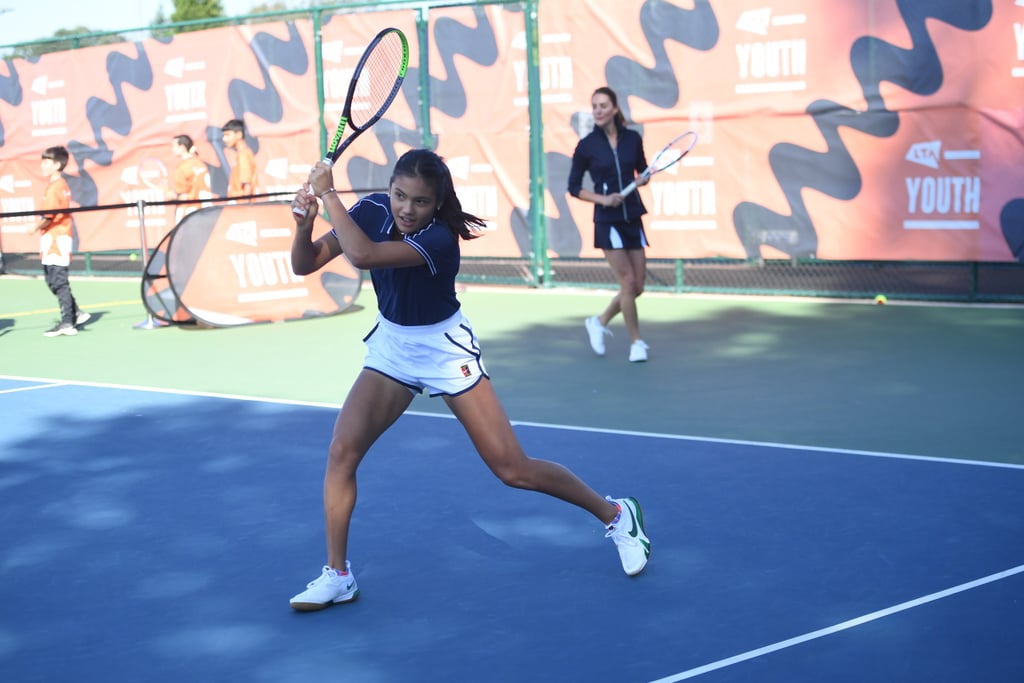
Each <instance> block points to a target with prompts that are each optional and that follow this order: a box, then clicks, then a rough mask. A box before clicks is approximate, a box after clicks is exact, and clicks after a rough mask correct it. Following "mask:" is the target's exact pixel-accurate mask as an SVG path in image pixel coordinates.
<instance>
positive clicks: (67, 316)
mask: <svg viewBox="0 0 1024 683" xmlns="http://www.w3.org/2000/svg"><path fill="white" fill-rule="evenodd" d="M69 158H70V155H69V154H68V150H67V148H66V147H64V146H58V147H48V148H47V149H46V151H44V152H43V158H42V161H40V162H39V168H40V169H41V170H42V172H43V175H44V176H46V178H47V179H48V180H49V181H50V184H49V186H47V188H46V194H45V195H43V205H42V210H43V211H47V210H54V212H53V213H44V214H43V215H42V216H40V218H39V223H38V224H36V232H38V233H40V236H39V259H40V261H42V264H43V275H44V276H45V277H46V286H47V287H49V288H50V291H51V292H53V293H54V294H55V295H56V296H57V301H58V302H59V303H60V322H59V323H58V324H57V325H56V326H54V327H53V328H51V329H49V330H47V331H46V332H43V334H44V335H45V336H47V337H59V336H61V335H67V336H69V337H73V336H74V335H76V334H78V327H77V326H78V325H84V324H85V323H86V322H88V320H89V318H91V317H92V316H91V315H89V314H88V313H86V312H85V311H83V310H81V309H80V308H78V303H77V302H76V301H75V297H74V295H73V294H72V293H71V283H70V282H69V280H68V273H69V271H70V269H71V248H72V237H71V231H72V226H71V214H69V213H60V212H59V210H60V209H68V208H70V207H71V188H69V187H68V183H67V181H66V180H64V176H63V174H62V173H61V172H62V171H63V170H64V167H65V166H67V165H68V159H69Z"/></svg>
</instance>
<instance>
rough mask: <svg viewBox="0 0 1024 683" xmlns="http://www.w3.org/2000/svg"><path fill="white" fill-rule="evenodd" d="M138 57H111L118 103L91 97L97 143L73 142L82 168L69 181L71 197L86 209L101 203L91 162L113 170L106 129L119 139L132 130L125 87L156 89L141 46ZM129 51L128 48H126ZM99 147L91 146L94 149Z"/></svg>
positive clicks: (110, 74) (110, 73)
mask: <svg viewBox="0 0 1024 683" xmlns="http://www.w3.org/2000/svg"><path fill="white" fill-rule="evenodd" d="M131 45H132V47H134V48H135V54H136V56H135V57H131V56H129V55H126V54H123V53H121V52H119V51H113V52H111V53H110V54H108V55H107V77H108V79H109V81H110V85H111V87H112V88H113V91H114V102H112V103H111V102H107V101H106V100H103V99H101V98H99V97H90V98H89V99H88V100H86V103H85V115H86V119H87V120H88V121H89V124H90V126H91V128H92V134H93V139H92V140H91V141H89V142H83V141H80V140H71V141H70V142H69V143H68V151H69V152H70V153H71V156H72V157H73V158H74V159H75V161H76V162H77V164H78V169H79V175H78V176H77V177H74V176H71V177H69V178H68V185H69V186H70V187H71V193H72V195H73V196H74V197H75V201H77V202H78V203H79V204H80V205H82V206H91V205H95V204H97V203H98V196H99V195H98V192H97V189H96V181H95V180H93V178H92V176H91V175H90V174H89V172H88V171H85V170H84V162H85V161H86V160H87V159H88V160H91V161H92V162H93V163H95V164H97V165H98V166H110V165H111V163H112V161H113V156H114V151H113V150H112V149H111V148H110V147H109V146H108V145H107V142H106V140H104V139H103V129H104V128H109V129H110V130H112V131H114V132H115V133H117V134H118V135H119V136H122V137H126V136H128V135H129V134H130V133H131V130H132V114H131V112H130V111H129V109H128V104H127V102H126V101H125V97H124V87H125V86H126V85H127V86H131V87H133V88H137V89H139V90H149V89H150V88H151V87H152V86H153V68H152V65H151V64H150V61H149V56H148V55H147V54H146V49H145V47H143V44H142V43H141V42H136V43H132V44H131ZM125 49H127V47H126V48H125ZM93 144H94V145H95V146H91V145H93Z"/></svg>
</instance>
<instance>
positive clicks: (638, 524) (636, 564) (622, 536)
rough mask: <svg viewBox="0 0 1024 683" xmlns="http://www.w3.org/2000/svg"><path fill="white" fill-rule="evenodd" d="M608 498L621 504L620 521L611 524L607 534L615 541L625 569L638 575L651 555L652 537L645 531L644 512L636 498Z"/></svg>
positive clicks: (631, 573)
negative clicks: (648, 536)
mask: <svg viewBox="0 0 1024 683" xmlns="http://www.w3.org/2000/svg"><path fill="white" fill-rule="evenodd" d="M607 499H608V500H609V501H611V502H613V503H615V504H616V505H618V506H619V510H620V513H619V521H618V523H616V524H614V525H611V526H609V527H608V533H607V534H605V536H606V537H608V538H610V539H612V540H613V541H615V546H616V547H617V548H618V549H619V559H620V560H622V569H623V571H625V572H626V574H628V575H629V576H636V575H637V574H639V573H640V572H642V571H643V570H644V567H646V566H647V559H648V558H649V557H650V556H651V539H649V538H647V534H646V532H644V513H643V511H641V510H640V503H638V502H637V500H636V498H607Z"/></svg>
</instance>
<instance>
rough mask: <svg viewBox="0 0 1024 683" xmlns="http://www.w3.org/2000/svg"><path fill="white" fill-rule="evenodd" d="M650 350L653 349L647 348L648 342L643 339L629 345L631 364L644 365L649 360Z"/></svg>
mask: <svg viewBox="0 0 1024 683" xmlns="http://www.w3.org/2000/svg"><path fill="white" fill-rule="evenodd" d="M649 348H651V347H649V346H647V342H645V341H644V340H643V339H637V340H636V341H635V342H633V343H632V344H630V345H629V362H630V363H642V362H644V361H645V360H647V349H649Z"/></svg>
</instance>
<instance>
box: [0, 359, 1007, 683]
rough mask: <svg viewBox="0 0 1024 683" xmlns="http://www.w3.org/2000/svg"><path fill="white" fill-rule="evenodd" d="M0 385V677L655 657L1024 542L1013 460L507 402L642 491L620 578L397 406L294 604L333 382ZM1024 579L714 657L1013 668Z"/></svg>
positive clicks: (645, 668)
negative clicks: (588, 415) (562, 415)
mask: <svg viewBox="0 0 1024 683" xmlns="http://www.w3.org/2000/svg"><path fill="white" fill-rule="evenodd" d="M648 367H649V368H651V369H653V368H654V366H653V365H650V366H648ZM646 369H647V368H644V369H642V370H643V371H646ZM24 386H26V385H23V384H21V383H18V382H12V381H0V389H2V390H9V389H14V388H19V387H24ZM28 386H31V385H28ZM0 410H3V412H4V413H5V415H6V416H7V417H8V418H10V421H9V424H10V426H9V427H8V428H6V429H5V430H4V432H3V433H2V434H0V454H2V455H0V491H2V494H3V495H2V497H0V519H2V520H3V525H2V539H0V540H2V551H0V585H2V586H3V588H2V591H3V592H2V601H3V605H4V608H3V611H2V613H0V669H2V670H3V671H4V674H5V678H6V679H7V680H12V681H19V682H30V681H57V680H78V681H105V682H107V681H138V680H147V681H175V682H179V681H189V680H191V681H229V680H245V681H268V682H275V683H278V682H285V681H296V682H299V681H303V682H307V681H315V680H340V681H346V682H348V681H353V682H360V683H361V682H367V683H377V682H381V681H424V682H432V681H494V682H496V683H502V682H505V681H523V680H530V681H551V682H556V681H558V682H564V681H594V680H617V681H638V682H642V681H651V680H656V679H659V678H662V677H666V676H672V675H674V674H676V673H678V672H684V671H687V670H690V669H693V668H694V667H699V666H702V665H706V664H708V663H709V662H716V661H719V660H721V659H723V658H726V657H731V656H734V655H737V654H739V653H743V652H748V651H750V650H753V649H755V648H759V647H763V646H766V645H769V644H771V643H777V642H780V641H784V640H786V639H789V638H793V637H796V636H800V635H801V634H807V633H811V632H814V631H816V630H818V629H823V628H826V627H829V626H833V625H835V624H839V623H842V622H844V621H846V620H849V619H854V618H856V617H859V616H861V615H864V614H867V613H871V612H873V611H876V610H881V609H884V608H887V607H891V606H893V605H897V604H900V603H903V602H905V601H908V600H913V599H915V598H919V597H921V596H925V595H928V594H932V593H934V592H936V591H940V590H944V589H948V588H950V587H953V586H959V585H961V584H964V583H965V582H968V581H973V580H975V579H978V578H980V577H984V576H988V575H991V574H993V573H994V572H999V571H1004V570H1007V569H1009V568H1011V567H1016V566H1019V565H1021V564H1022V563H1024V552H1022V548H1021V546H1020V543H1019V541H1020V538H1021V537H1022V533H1024V521H1022V519H1021V516H1020V514H1019V501H1020V490H1021V485H1022V484H1024V471H1022V470H1019V469H1014V468H997V467H991V466H976V465H965V464H957V463H938V462H933V461H924V460H908V459H891V458H880V457H869V456H864V455H855V454H843V453H821V452H815V451H810V450H806V451H804V450H794V449H785V448H768V447H758V446H754V445H740V444H730V443H711V442H703V441H690V440H685V439H673V438H654V437H644V436H639V435H635V434H634V435H630V434H622V433H597V432H588V431H580V430H567V429H556V428H548V427H539V426H519V427H517V431H518V432H519V434H520V436H521V438H522V440H523V443H524V445H525V447H526V449H527V451H528V452H531V453H535V454H538V455H544V456H547V457H551V458H552V459H555V460H558V461H560V462H562V463H564V464H566V465H567V466H569V467H571V468H572V469H573V470H574V471H576V472H577V473H578V474H579V475H581V476H582V477H583V478H584V479H585V480H587V481H588V482H590V483H591V484H592V485H594V486H595V488H597V489H598V490H599V491H600V492H601V493H607V494H613V495H616V496H619V495H637V496H638V497H639V498H640V500H641V503H643V505H644V509H645V515H646V517H647V518H648V527H649V529H648V530H649V532H650V535H651V537H652V541H653V544H654V554H653V559H652V562H651V564H650V565H649V567H648V570H647V571H646V572H645V573H644V574H643V575H642V576H640V577H638V578H636V579H629V578H627V577H625V576H624V575H623V574H622V572H621V568H620V566H619V564H618V559H617V556H616V553H615V550H614V547H613V545H612V544H611V542H610V541H609V540H607V539H605V538H604V530H603V529H602V528H601V526H600V525H599V524H598V523H596V522H595V521H594V520H592V519H591V518H590V517H589V516H588V515H587V514H586V513H584V512H582V511H580V510H577V509H575V508H573V507H570V506H568V505H565V504H563V503H560V502H558V501H555V500H552V499H549V498H546V497H543V496H538V495H536V494H531V493H526V492H521V491H515V490H512V489H508V488H505V487H503V486H502V485H501V484H499V483H498V482H497V480H495V479H493V477H492V475H490V473H489V472H488V471H487V470H486V468H485V467H484V465H483V464H482V463H481V462H480V461H479V460H478V459H477V457H476V456H475V454H473V452H472V449H471V446H470V444H469V442H468V439H467V438H466V437H465V435H464V433H463V432H462V431H461V429H460V428H459V426H458V424H457V423H456V422H455V421H454V420H450V419H440V418H438V417H433V416H425V415H418V414H410V415H407V416H405V417H403V418H402V419H401V420H399V422H398V423H397V424H396V426H395V428H394V429H393V430H392V431H391V432H389V433H388V434H386V435H385V436H384V437H383V438H382V439H381V441H380V442H379V443H378V444H377V446H376V447H375V449H374V451H372V452H371V454H370V456H369V457H368V458H367V460H366V462H365V463H364V466H363V468H362V469H361V471H360V504H359V506H358V507H357V510H356V517H355V520H354V526H353V530H352V538H351V541H350V545H351V548H350V559H351V561H352V564H353V568H354V570H355V572H356V576H357V578H358V580H359V584H360V588H361V591H362V595H361V597H360V599H359V600H358V601H357V602H355V603H353V604H351V605H344V606H337V607H333V608H331V609H328V610H325V611H323V612H319V613H313V614H297V613H294V612H292V610H290V609H289V607H288V604H287V601H288V598H289V597H290V596H291V595H293V594H294V593H297V592H298V591H299V590H301V588H302V587H303V585H304V584H305V582H306V581H309V580H311V579H313V578H314V577H315V576H316V575H318V573H319V566H320V564H321V563H322V561H323V540H322V511H321V505H320V480H321V473H322V470H323V458H324V451H325V447H326V441H327V438H328V436H329V433H330V430H331V425H332V424H333V420H334V415H335V411H334V410H333V409H329V408H315V407H304V406H297V405H285V404H272V403H262V402H256V401H241V400H230V399H218V398H203V397H195V396H187V395H175V394H165V393H151V392H142V391H122V390H115V389H99V388H94V387H85V386H76V385H66V386H57V387H49V388H34V389H31V390H25V391H18V392H12V393H5V394H0ZM1022 583H1024V582H1022V579H1021V578H1020V577H1019V576H1017V577H1013V578H1010V579H1006V580H1003V581H999V582H994V583H990V584H987V585H985V586H982V587H980V588H977V589H975V590H972V591H967V592H960V593H957V594H956V595H953V596H951V597H950V598H947V599H944V600H941V601H936V602H930V603H928V604H926V605H923V606H922V607H920V608H917V609H912V610H906V611H900V612H899V613H897V614H894V615H893V616H891V617H887V618H886V619H883V620H879V621H873V622H870V623H868V624H866V625H865V626H862V627H858V628H856V629H852V630H846V631H841V632H839V633H836V634H834V635H830V636H828V637H823V638H818V639H814V640H810V641H809V642H806V643H803V644H801V645H799V646H798V647H792V648H788V649H785V650H780V651H779V652H778V653H775V654H772V655H771V656H765V657H760V658H756V659H751V660H749V661H747V662H744V663H742V664H737V665H736V666H735V667H729V668H723V669H720V670H717V671H714V672H711V673H709V674H707V676H706V680H713V681H726V680H736V681H740V680H743V681H751V680H757V681H792V680H795V679H796V678H797V677H798V674H797V673H796V672H800V673H799V676H802V677H803V680H829V681H845V680H849V681H864V680H899V681H915V682H916V681H934V680H954V679H951V678H948V677H946V676H947V674H948V672H949V671H951V670H965V671H970V672H972V674H974V675H972V676H969V677H967V678H968V679H974V680H986V681H1004V680H1005V681H1011V680H1014V681H1016V680H1020V679H1021V677H1022V676H1024V664H1022V663H1021V660H1020V658H1019V657H1018V656H1017V655H1016V653H1017V651H1018V647H1017V646H1018V644H1019V636H1020V635H1021V634H1022V633H1024V616H1022V615H1021V612H1020V610H1019V609H1018V610H1014V609H1011V608H1010V605H1011V604H1012V603H1013V601H1014V600H1016V598H1015V597H1014V596H1016V595H1019V591H1020V589H1021V588H1022V587H1024V586H1022ZM914 653H918V654H919V655H922V656H915V654H914ZM923 653H927V656H923ZM892 667H899V668H898V669H894V668H892ZM891 671H899V672H901V673H900V675H899V676H897V677H893V676H890V675H887V672H891ZM961 680H962V679H961Z"/></svg>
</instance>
